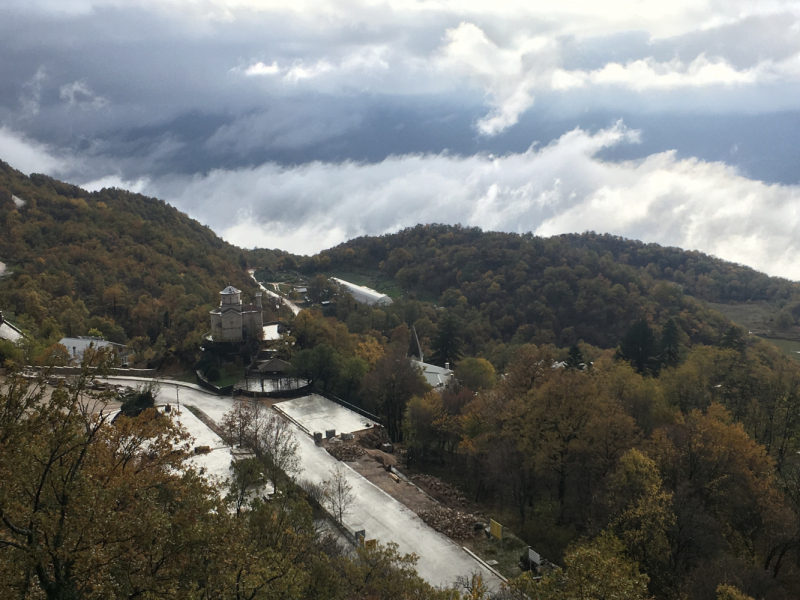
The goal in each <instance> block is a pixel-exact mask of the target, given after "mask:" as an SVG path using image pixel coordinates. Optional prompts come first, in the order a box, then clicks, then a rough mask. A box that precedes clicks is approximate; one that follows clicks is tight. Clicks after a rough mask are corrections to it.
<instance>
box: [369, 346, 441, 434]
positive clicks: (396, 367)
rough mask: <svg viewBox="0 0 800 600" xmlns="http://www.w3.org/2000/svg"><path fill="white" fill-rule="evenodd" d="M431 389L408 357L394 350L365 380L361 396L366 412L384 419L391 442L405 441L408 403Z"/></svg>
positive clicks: (402, 352)
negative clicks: (404, 417)
mask: <svg viewBox="0 0 800 600" xmlns="http://www.w3.org/2000/svg"><path fill="white" fill-rule="evenodd" d="M428 389H429V386H428V384H427V383H426V382H425V378H424V377H423V376H422V373H420V371H419V369H418V368H417V367H416V366H414V365H413V364H412V363H411V361H410V360H408V358H406V356H405V353H404V351H403V350H401V349H394V350H392V352H390V353H389V354H386V355H385V356H384V357H383V358H381V359H380V360H379V361H378V363H377V364H376V365H375V369H374V370H373V371H372V372H371V373H369V374H368V375H367V376H366V377H365V378H364V385H363V387H362V390H361V397H362V399H363V403H364V405H365V407H366V408H367V410H372V411H373V412H376V413H377V414H378V415H379V416H381V417H383V418H384V419H385V421H386V429H387V432H388V433H389V437H390V439H391V440H392V441H393V442H399V441H402V438H403V414H404V413H405V410H406V404H407V403H408V401H409V400H410V399H411V398H412V397H413V396H421V395H423V394H424V393H425V392H426V391H427V390H428Z"/></svg>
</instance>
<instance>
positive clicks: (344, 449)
mask: <svg viewBox="0 0 800 600" xmlns="http://www.w3.org/2000/svg"><path fill="white" fill-rule="evenodd" d="M326 450H327V451H328V454H330V455H331V456H333V457H334V458H336V459H337V460H342V461H344V462H353V461H354V460H356V459H358V457H359V456H361V455H363V454H364V449H363V448H362V447H361V446H357V445H356V444H336V445H335V446H328V447H327V448H326Z"/></svg>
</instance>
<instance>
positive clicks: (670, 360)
mask: <svg viewBox="0 0 800 600" xmlns="http://www.w3.org/2000/svg"><path fill="white" fill-rule="evenodd" d="M681 350H682V344H681V331H680V329H678V326H677V325H676V324H675V321H674V320H673V319H667V322H666V323H664V329H663V330H662V331H661V353H660V356H659V358H660V360H661V364H663V365H664V366H667V367H677V366H678V363H679V362H680V360H681Z"/></svg>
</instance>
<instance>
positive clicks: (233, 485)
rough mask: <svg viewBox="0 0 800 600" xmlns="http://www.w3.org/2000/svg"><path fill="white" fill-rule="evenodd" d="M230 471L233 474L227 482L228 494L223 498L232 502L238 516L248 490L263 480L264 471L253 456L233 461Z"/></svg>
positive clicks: (245, 502)
mask: <svg viewBox="0 0 800 600" xmlns="http://www.w3.org/2000/svg"><path fill="white" fill-rule="evenodd" d="M231 471H233V476H232V477H231V478H230V480H229V482H228V495H227V496H226V498H225V499H226V500H227V501H228V502H229V503H231V504H233V506H234V508H235V509H236V516H237V517H238V516H239V515H240V514H241V512H242V509H243V508H244V507H245V505H246V504H247V498H248V496H249V494H250V492H252V491H253V488H258V487H259V486H260V485H261V484H262V483H263V482H264V473H263V467H262V465H261V462H260V461H259V460H258V459H255V458H243V459H241V460H236V461H233V462H232V463H231Z"/></svg>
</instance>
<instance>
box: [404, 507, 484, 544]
mask: <svg viewBox="0 0 800 600" xmlns="http://www.w3.org/2000/svg"><path fill="white" fill-rule="evenodd" d="M419 516H420V518H421V519H422V520H423V521H425V522H426V523H427V524H428V525H430V526H431V527H433V528H434V529H435V530H436V531H440V532H442V533H443V534H445V535H446V536H447V537H449V538H452V539H454V540H466V539H469V538H471V537H473V536H474V535H475V524H476V523H479V522H480V519H479V518H478V517H476V516H475V515H471V514H469V513H464V512H461V511H460V510H453V509H451V508H445V507H444V506H437V507H436V508H432V509H431V510H422V511H420V512H419Z"/></svg>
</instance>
